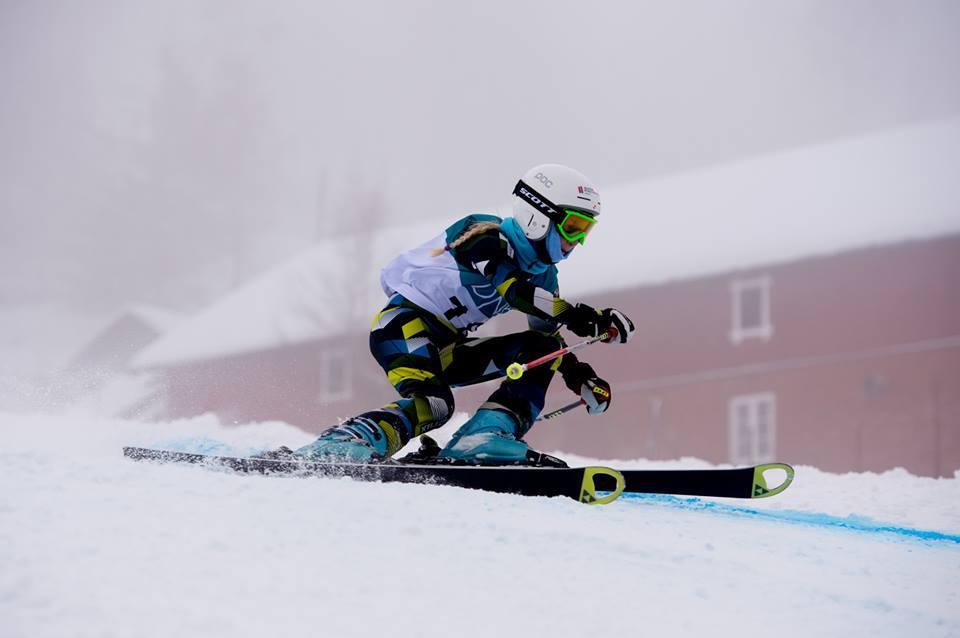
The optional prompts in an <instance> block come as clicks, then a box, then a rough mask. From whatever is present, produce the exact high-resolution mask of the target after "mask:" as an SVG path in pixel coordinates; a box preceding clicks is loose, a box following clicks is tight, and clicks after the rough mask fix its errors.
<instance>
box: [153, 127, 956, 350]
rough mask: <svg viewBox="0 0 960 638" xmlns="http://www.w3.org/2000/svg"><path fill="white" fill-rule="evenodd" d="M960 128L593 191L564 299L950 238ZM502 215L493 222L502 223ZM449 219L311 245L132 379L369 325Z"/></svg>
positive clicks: (190, 328) (223, 302)
mask: <svg viewBox="0 0 960 638" xmlns="http://www.w3.org/2000/svg"><path fill="white" fill-rule="evenodd" d="M958 166H960V117H958V118H953V119H950V120H945V121H939V122H933V123H927V124H922V125H917V126H911V127H908V128H903V129H897V130H894V131H887V132H883V133H879V134H874V135H869V136H864V137H860V138H856V139H847V140H842V141H839V142H833V143H830V144H821V145H815V146H807V147H803V148H798V149H794V150H790V151H786V152H780V153H775V154H770V155H765V156H762V157H754V158H751V159H748V160H744V161H740V162H736V163H733V164H726V165H721V166H715V167H710V168H705V169H702V170H698V171H694V172H688V173H683V174H677V175H671V176H667V177H663V178H660V179H654V180H646V181H641V182H637V183H633V184H628V185H625V186H620V187H613V188H606V189H604V190H603V196H604V202H603V210H604V213H603V218H602V221H601V223H600V226H599V227H598V228H597V230H596V232H594V233H593V234H591V235H590V241H589V242H588V243H587V245H586V246H584V247H581V248H578V249H577V252H576V253H575V254H574V255H573V256H572V257H571V258H570V260H569V261H567V262H564V263H563V264H562V265H561V266H560V272H561V277H560V281H561V294H563V295H564V296H567V297H570V298H576V297H577V296H580V295H584V294H587V293H594V292H597V291H600V290H602V289H611V288H621V287H629V286H638V285H649V284H655V283H660V282H665V281H669V280H674V279H682V278H689V277H696V276H702V275H707V274H714V273H719V272H725V271H731V270H739V269H744V268H750V267H755V266H760V265H766V264H771V263H777V262H783V261H790V260H795V259H800V258H804V257H810V256H815V255H823V254H830V253H836V252H840V251H845V250H850V249H854V248H860V247H864V246H868V245H874V244H885V243H893V242H898V241H904V240H908V239H920V238H927V237H934V236H939V235H945V234H950V233H954V232H960V180H958V179H957V177H958V174H957V167H958ZM505 210H506V209H505V208H503V209H501V213H503V212H505ZM457 217H459V215H451V216H450V217H449V218H445V219H441V220H429V221H425V222H419V223H416V224H411V225H408V226H406V227H403V228H388V229H384V230H382V231H380V232H378V233H377V234H376V235H375V236H367V237H352V238H350V237H347V238H340V239H336V240H330V241H327V242H324V243H322V244H318V245H316V246H315V247H313V248H311V249H310V250H308V251H307V252H305V253H303V254H301V255H299V256H297V257H295V258H294V259H292V260H290V261H289V262H287V263H284V264H282V265H280V266H278V267H277V268H275V269H273V270H271V271H269V272H267V273H265V274H263V275H261V276H260V277H258V278H257V279H255V280H254V281H252V282H250V283H249V284H247V285H245V286H243V287H241V288H238V289H237V290H235V291H233V292H232V293H230V294H228V295H227V296H225V297H223V298H222V299H220V300H218V301H217V302H215V303H214V304H213V305H211V306H210V307H208V308H207V309H206V310H204V311H202V312H201V313H199V314H198V315H197V316H196V317H194V318H193V319H191V320H188V321H186V322H184V323H183V324H181V325H180V326H179V327H177V328H175V329H173V330H172V331H171V332H170V333H168V334H167V335H165V336H164V337H162V338H160V339H159V340H157V341H156V342H155V343H154V344H151V345H150V346H149V347H147V348H146V349H145V350H144V351H142V352H141V353H140V355H139V356H138V357H137V358H136V359H135V361H134V364H135V365H136V366H139V367H155V366H165V365H171V364H177V363H183V362H187V361H195V360H202V359H207V358H213V357H219V356H226V355H230V354H239V353H243V352H252V351H257V350H261V349H266V348H273V347H277V346H281V345H285V344H294V343H299V342H303V341H308V340H313V339H318V338H322V337H325V336H332V335H335V334H339V333H341V332H344V331H345V329H346V328H347V327H348V326H349V325H350V323H354V324H355V323H356V322H360V323H362V324H364V326H365V324H366V322H367V321H369V319H370V317H371V316H372V314H373V312H374V311H375V310H376V309H377V308H379V307H380V306H381V305H382V304H383V302H384V298H383V296H382V293H381V292H380V289H379V285H378V283H377V282H378V270H379V268H380V266H381V265H383V264H384V263H386V261H388V260H389V259H390V258H391V257H392V256H393V255H395V254H396V253H398V252H399V251H401V250H405V249H407V248H411V247H413V246H416V245H418V244H420V243H422V242H423V241H425V240H427V239H429V238H430V237H431V236H433V235H435V234H437V233H438V232H440V230H441V229H442V228H444V227H445V226H446V225H447V224H448V223H450V222H451V221H452V220H453V219H455V218H457Z"/></svg>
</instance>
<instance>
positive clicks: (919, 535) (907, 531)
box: [620, 494, 960, 545]
mask: <svg viewBox="0 0 960 638" xmlns="http://www.w3.org/2000/svg"><path fill="white" fill-rule="evenodd" d="M620 499H621V500H623V499H626V500H630V501H644V502H648V503H656V504H659V505H668V506H670V507H679V508H682V509H687V510H707V511H712V512H716V513H718V514H725V515H728V516H739V517H753V518H758V519H763V520H770V521H782V522H787V523H795V524H799V525H814V526H817V527H833V528H838V529H846V530H851V531H855V532H869V533H879V534H896V535H898V536H904V537H907V538H911V539H916V540H924V541H944V542H947V543H956V544H958V545H960V536H958V535H955V534H945V533H943V532H935V531H932V530H923V529H914V528H912V527H900V526H898V525H892V524H889V523H881V522H879V521H875V520H873V519H871V518H869V517H866V516H856V515H851V516H846V517H842V516H833V515H831V514H823V513H819V512H801V511H798V510H757V509H751V508H749V507H743V506H740V505H730V504H729V503H720V502H718V501H705V500H702V499H699V498H696V497H680V496H669V495H666V494H624V495H623V496H621V497H620Z"/></svg>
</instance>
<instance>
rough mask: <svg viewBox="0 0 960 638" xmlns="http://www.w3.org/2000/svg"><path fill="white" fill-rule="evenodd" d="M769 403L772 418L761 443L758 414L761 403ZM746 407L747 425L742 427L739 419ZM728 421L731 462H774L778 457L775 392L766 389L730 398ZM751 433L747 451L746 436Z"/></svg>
mask: <svg viewBox="0 0 960 638" xmlns="http://www.w3.org/2000/svg"><path fill="white" fill-rule="evenodd" d="M763 404H766V405H768V406H769V411H768V414H769V415H770V422H769V423H768V424H767V428H766V431H765V432H764V433H763V435H765V436H766V441H764V444H763V445H761V438H762V437H761V432H760V423H759V419H758V416H759V414H760V409H759V406H761V405H763ZM741 407H746V409H747V423H746V424H745V428H744V427H741V425H742V424H741V423H740V421H739V415H740V408H741ZM727 424H728V433H729V434H728V438H727V440H728V442H729V451H730V462H731V463H732V464H734V465H758V464H760V463H771V462H773V461H775V460H776V455H777V395H776V394H774V393H773V392H763V393H758V394H742V395H739V396H735V397H733V398H731V399H730V402H729V404H728V409H727ZM744 435H746V436H748V437H749V439H750V440H749V443H748V445H747V446H746V447H747V448H748V450H749V451H748V452H747V453H746V454H744V453H743V451H742V448H743V447H744V446H743V445H742V443H743V441H742V438H743V436H744Z"/></svg>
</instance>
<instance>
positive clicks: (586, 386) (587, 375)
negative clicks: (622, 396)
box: [563, 361, 612, 414]
mask: <svg viewBox="0 0 960 638" xmlns="http://www.w3.org/2000/svg"><path fill="white" fill-rule="evenodd" d="M563 382H564V383H566V384H567V387H568V388H570V390H571V391H573V392H574V393H576V394H579V395H580V398H581V399H583V403H584V405H586V406H587V413H589V414H602V413H603V412H606V411H607V408H609V407H610V399H611V397H612V393H611V391H610V384H609V383H607V382H606V381H604V380H603V379H601V378H600V377H598V376H597V373H596V372H594V371H593V368H592V367H591V366H590V364H587V363H584V362H582V361H577V362H576V363H574V364H573V365H571V366H570V367H569V369H567V370H566V371H565V373H564V375H563Z"/></svg>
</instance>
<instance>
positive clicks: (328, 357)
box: [320, 349, 353, 403]
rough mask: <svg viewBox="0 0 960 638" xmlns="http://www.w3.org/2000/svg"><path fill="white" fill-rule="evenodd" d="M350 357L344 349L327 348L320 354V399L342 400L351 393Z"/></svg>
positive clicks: (324, 400)
mask: <svg viewBox="0 0 960 638" xmlns="http://www.w3.org/2000/svg"><path fill="white" fill-rule="evenodd" d="M351 379H352V375H351V366H350V357H349V356H348V355H347V352H346V350H337V349H328V350H324V351H323V352H322V353H321V354H320V401H321V402H323V403H328V402H332V401H344V400H346V399H349V398H350V397H351V396H352V395H353V387H352V382H351Z"/></svg>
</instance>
